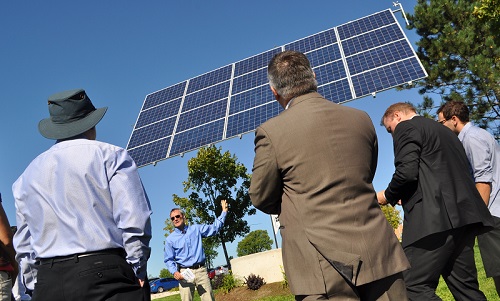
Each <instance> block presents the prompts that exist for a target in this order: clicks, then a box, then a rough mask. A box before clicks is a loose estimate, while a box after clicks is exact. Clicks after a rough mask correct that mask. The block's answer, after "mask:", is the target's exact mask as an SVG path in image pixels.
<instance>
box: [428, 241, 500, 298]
mask: <svg viewBox="0 0 500 301" xmlns="http://www.w3.org/2000/svg"><path fill="white" fill-rule="evenodd" d="M474 259H475V261H476V268H477V280H478V282H479V289H480V290H481V291H482V292H483V293H484V294H485V296H486V300H499V298H498V295H497V291H496V288H495V283H494V282H493V278H486V272H485V271H484V266H483V260H482V259H481V254H480V252H479V248H478V246H477V242H476V245H475V246H474ZM436 294H437V295H438V296H439V297H441V299H443V301H453V300H455V299H454V298H453V296H452V295H451V293H450V290H449V289H448V286H447V285H446V283H445V282H444V280H443V278H441V279H440V280H439V285H438V287H437V289H436Z"/></svg>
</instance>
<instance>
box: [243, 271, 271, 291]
mask: <svg viewBox="0 0 500 301" xmlns="http://www.w3.org/2000/svg"><path fill="white" fill-rule="evenodd" d="M245 281H246V284H247V286H248V288H249V289H251V290H254V291H256V290H258V289H259V288H260V287H261V286H263V285H264V284H266V282H264V278H262V277H260V276H258V275H254V274H250V275H248V278H245Z"/></svg>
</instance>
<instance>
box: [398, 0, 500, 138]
mask: <svg viewBox="0 0 500 301" xmlns="http://www.w3.org/2000/svg"><path fill="white" fill-rule="evenodd" d="M499 10H500V9H499V5H498V0H482V1H469V0H433V1H427V0H418V1H417V4H416V6H415V8H414V14H413V15H411V14H408V16H407V17H408V20H409V22H410V26H409V28H410V29H415V30H416V32H417V34H418V35H419V36H420V40H419V41H417V43H416V44H417V46H418V49H417V54H418V56H419V58H420V60H421V61H422V64H423V65H424V67H425V69H426V70H427V72H428V74H429V76H428V77H427V78H425V79H422V80H420V81H418V82H417V83H416V84H415V86H416V87H419V92H420V93H421V94H425V96H424V100H423V102H422V103H421V104H420V105H418V106H417V107H418V108H419V110H420V112H421V113H422V112H424V113H426V114H431V112H432V111H433V110H434V109H436V107H437V106H439V104H436V105H435V104H434V100H433V98H432V97H430V96H429V94H434V95H437V96H439V97H440V98H441V101H442V102H444V101H448V100H451V99H453V100H458V101H463V102H465V103H466V104H467V105H468V107H469V109H470V112H471V120H473V121H474V122H475V123H476V124H477V125H479V126H481V127H484V128H488V127H489V128H490V129H491V130H492V131H493V132H497V127H498V125H497V121H498V120H499V119H500V107H499V104H498V98H499V95H500V85H499V83H500V47H499V46H500V45H499V44H498V43H499V35H500V26H498V20H499V17H498V16H499V14H498V12H499ZM424 115H425V114H424Z"/></svg>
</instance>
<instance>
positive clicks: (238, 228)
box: [166, 146, 256, 265]
mask: <svg viewBox="0 0 500 301" xmlns="http://www.w3.org/2000/svg"><path fill="white" fill-rule="evenodd" d="M237 160H238V159H237V158H236V156H234V155H231V154H230V153H229V152H227V151H226V152H224V153H222V150H221V148H216V147H215V146H209V147H203V148H201V149H199V150H198V154H197V156H196V157H194V158H191V159H190V160H189V161H188V179H187V180H186V181H184V182H183V185H184V192H185V193H189V196H188V197H187V198H185V197H179V196H177V195H175V194H174V195H173V201H174V203H175V204H177V205H178V206H179V207H180V208H182V209H183V210H184V212H185V214H186V218H187V219H188V220H190V222H192V223H201V224H211V223H213V222H214V221H215V218H216V217H217V216H219V215H220V214H221V211H222V208H221V205H220V202H221V200H224V199H225V200H227V202H228V205H229V212H228V214H227V216H226V221H225V223H224V228H223V229H222V230H221V231H220V232H219V235H218V237H219V241H218V243H217V244H212V246H211V248H213V249H215V248H217V247H218V245H219V243H222V247H223V250H224V255H225V257H226V261H227V263H228V265H229V256H228V254H227V250H226V245H225V243H226V242H233V241H234V240H235V239H236V237H237V236H243V235H245V234H247V233H248V232H250V227H249V226H248V223H247V221H246V220H245V219H244V217H245V216H246V215H254V214H255V213H256V209H255V208H253V207H252V206H251V205H252V203H251V201H250V196H249V195H248V188H249V187H250V177H249V175H248V174H247V169H246V167H245V166H244V165H243V164H241V163H238V161H237ZM169 222H170V221H166V224H167V223H169Z"/></svg>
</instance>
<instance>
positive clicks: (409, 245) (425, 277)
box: [377, 103, 492, 300]
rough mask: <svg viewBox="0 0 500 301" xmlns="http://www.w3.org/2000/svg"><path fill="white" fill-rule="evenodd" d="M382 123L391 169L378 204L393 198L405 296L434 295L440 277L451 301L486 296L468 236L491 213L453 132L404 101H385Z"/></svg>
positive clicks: (434, 297)
mask: <svg viewBox="0 0 500 301" xmlns="http://www.w3.org/2000/svg"><path fill="white" fill-rule="evenodd" d="M382 125H383V126H385V128H386V129H387V132H389V133H391V134H392V136H393V140H394V156H395V159H394V164H395V167H396V170H395V172H394V175H393V177H392V180H391V182H390V183H389V185H388V187H387V189H386V190H384V191H380V192H378V193H377V199H378V201H379V204H381V205H386V204H391V205H393V206H394V205H395V204H397V203H398V202H401V204H402V206H403V211H404V222H403V242H402V245H403V249H404V251H405V253H406V256H407V257H408V260H409V261H410V264H411V266H412V267H411V269H410V270H407V271H405V272H404V279H405V283H406V286H407V291H408V297H409V299H410V300H441V299H440V298H439V297H438V296H437V295H436V294H435V290H436V287H437V285H438V283H439V276H440V275H442V276H443V279H444V280H445V281H446V284H447V285H448V288H449V289H450V291H451V293H452V294H453V296H454V298H455V299H456V300H486V297H485V296H484V294H483V293H482V292H481V291H480V290H479V284H478V282H477V270H476V266H475V262H474V249H473V248H474V242H475V236H476V235H477V234H478V233H480V232H481V231H485V230H487V229H489V226H491V225H492V218H491V215H490V213H489V211H488V208H487V207H486V206H485V205H484V202H483V201H482V199H481V195H480V194H479V192H478V191H477V189H476V187H475V184H474V180H473V178H472V176H471V174H470V173H468V172H466V171H467V170H469V162H468V161H467V157H466V155H465V151H464V148H463V146H462V144H461V143H460V141H459V140H458V138H457V136H456V135H454V134H453V133H452V132H451V131H449V130H448V131H447V128H445V127H443V126H441V125H440V124H439V123H438V122H436V121H434V120H431V119H428V118H424V117H421V116H418V114H417V113H416V110H415V108H414V107H413V106H412V105H411V104H408V103H396V104H393V105H391V106H390V107H389V108H388V109H387V110H386V112H385V114H384V116H383V118H382Z"/></svg>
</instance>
